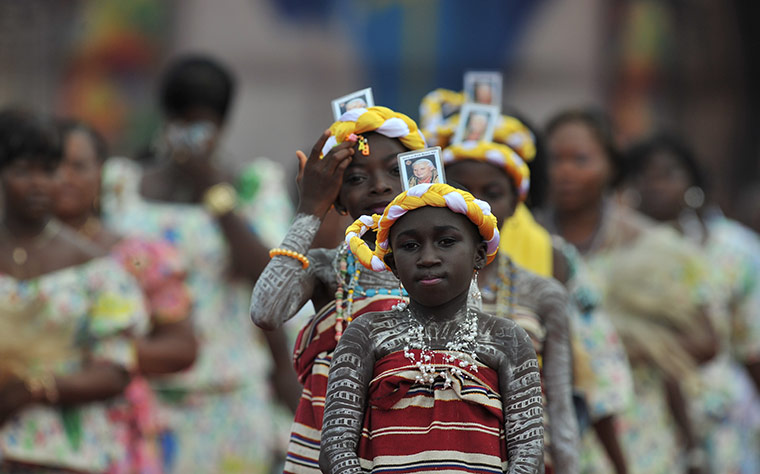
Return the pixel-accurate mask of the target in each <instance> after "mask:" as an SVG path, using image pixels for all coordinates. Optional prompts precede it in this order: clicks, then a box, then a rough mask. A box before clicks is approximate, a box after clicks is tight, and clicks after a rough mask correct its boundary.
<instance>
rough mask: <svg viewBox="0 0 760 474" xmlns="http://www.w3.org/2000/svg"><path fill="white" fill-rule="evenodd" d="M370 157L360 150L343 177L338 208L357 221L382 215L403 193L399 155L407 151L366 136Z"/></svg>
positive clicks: (386, 140)
mask: <svg viewBox="0 0 760 474" xmlns="http://www.w3.org/2000/svg"><path fill="white" fill-rule="evenodd" d="M363 135H364V137H365V138H366V139H367V142H368V143H369V149H370V154H369V155H368V156H364V155H362V154H361V153H360V152H359V151H358V146H359V145H358V143H357V145H356V147H357V150H356V152H355V153H354V157H353V159H352V160H351V164H349V165H348V168H346V171H345V172H344V173H343V185H342V186H341V188H340V193H339V194H338V199H337V201H336V202H335V208H336V209H337V210H338V211H346V212H348V214H349V215H351V217H353V218H354V219H358V218H359V217H360V216H362V215H372V214H382V213H383V211H384V210H385V207H386V206H387V205H388V204H389V203H390V202H391V201H392V200H393V198H395V197H396V196H397V195H398V194H400V193H401V191H402V187H401V178H400V174H399V169H398V160H397V159H396V155H398V154H399V153H402V152H405V151H407V150H406V148H405V147H404V146H403V145H402V144H401V142H400V141H399V140H397V139H395V138H388V137H385V136H383V135H380V134H378V133H365V134H363Z"/></svg>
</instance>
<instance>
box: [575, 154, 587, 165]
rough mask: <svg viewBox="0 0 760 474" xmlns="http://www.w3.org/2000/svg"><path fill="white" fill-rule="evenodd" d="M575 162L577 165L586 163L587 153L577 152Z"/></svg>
mask: <svg viewBox="0 0 760 474" xmlns="http://www.w3.org/2000/svg"><path fill="white" fill-rule="evenodd" d="M575 163H576V164H579V165H585V164H586V163H588V155H586V154H585V153H579V154H577V155H575Z"/></svg>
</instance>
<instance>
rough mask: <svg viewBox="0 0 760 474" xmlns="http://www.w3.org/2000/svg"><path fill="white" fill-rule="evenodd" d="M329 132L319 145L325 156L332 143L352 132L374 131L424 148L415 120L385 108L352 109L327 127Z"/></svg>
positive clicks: (404, 143) (423, 138)
mask: <svg viewBox="0 0 760 474" xmlns="http://www.w3.org/2000/svg"><path fill="white" fill-rule="evenodd" d="M330 132H332V135H331V136H330V138H328V139H327V142H326V143H325V146H324V147H322V154H323V155H326V154H327V152H329V151H330V150H331V149H332V148H333V147H334V146H336V145H339V144H341V143H343V142H344V141H346V139H347V138H348V137H349V136H350V135H351V134H360V133H366V132H376V133H379V134H380V135H384V136H386V137H389V138H398V139H399V140H400V141H401V144H402V145H404V146H405V147H406V148H407V149H409V150H419V149H422V148H425V146H426V145H425V137H424V136H423V135H422V133H421V132H420V131H419V129H418V128H417V124H416V123H415V122H414V120H412V119H410V118H409V117H407V116H406V115H404V114H400V113H398V112H394V111H392V110H391V109H389V108H388V107H370V108H368V109H352V110H349V111H348V112H346V113H345V114H343V115H342V116H341V117H340V118H339V119H338V121H337V122H335V123H333V124H332V125H331V126H330Z"/></svg>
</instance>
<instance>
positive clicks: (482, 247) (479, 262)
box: [474, 241, 488, 270]
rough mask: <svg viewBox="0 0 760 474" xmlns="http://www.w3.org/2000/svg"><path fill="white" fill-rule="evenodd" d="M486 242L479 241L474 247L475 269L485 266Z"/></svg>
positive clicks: (486, 258)
mask: <svg viewBox="0 0 760 474" xmlns="http://www.w3.org/2000/svg"><path fill="white" fill-rule="evenodd" d="M487 254H488V244H486V243H485V242H482V241H481V242H480V243H479V244H478V246H477V248H476V249H475V265H474V268H475V270H482V269H484V268H485V267H486V264H487V261H488V256H487Z"/></svg>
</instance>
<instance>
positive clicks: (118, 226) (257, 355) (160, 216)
mask: <svg viewBox="0 0 760 474" xmlns="http://www.w3.org/2000/svg"><path fill="white" fill-rule="evenodd" d="M241 176H242V177H244V178H245V179H244V180H243V181H241V183H239V185H238V192H239V196H240V198H241V200H242V201H243V202H242V203H241V205H240V206H239V208H238V210H237V212H239V213H240V214H241V215H242V216H244V217H245V218H246V219H247V221H248V222H249V225H250V226H251V228H252V229H253V231H254V232H256V234H257V235H258V236H259V237H260V238H261V239H262V241H263V242H264V243H265V245H269V246H271V247H274V246H275V245H276V244H277V243H278V242H279V239H280V238H281V237H282V235H284V233H285V230H286V229H287V225H288V223H289V219H290V216H291V213H292V212H291V207H290V201H289V199H288V197H287V195H286V193H285V189H286V188H285V186H284V185H283V181H284V180H283V173H282V170H281V169H280V167H279V166H278V165H276V164H275V163H273V162H271V161H268V160H265V159H260V160H257V161H255V162H253V163H252V164H251V165H250V166H249V167H248V168H246V170H245V171H244V172H243V173H242V174H241ZM141 180H142V170H141V168H140V167H139V165H138V164H137V163H135V162H133V161H130V160H126V159H111V160H109V161H108V162H107V164H106V166H105V169H104V175H103V186H104V196H103V210H104V219H105V222H106V223H107V224H108V225H109V226H110V227H111V228H113V229H114V230H115V231H116V232H117V233H119V234H121V235H131V236H140V237H143V238H147V239H149V240H156V239H159V240H165V241H166V242H168V243H169V244H170V245H172V246H173V247H174V248H175V249H176V251H177V252H178V253H179V255H180V257H181V258H182V266H183V267H184V268H185V269H187V279H186V283H187V285H188V287H189V289H190V292H191V295H192V297H193V299H194V306H193V311H192V315H191V317H192V318H193V323H194V324H195V328H196V333H197V335H198V338H199V342H200V353H199V356H198V359H197V360H196V362H195V364H194V366H193V367H192V369H191V370H189V371H187V372H184V373H181V374H177V375H173V376H167V377H164V378H162V379H161V380H159V381H156V382H154V383H153V387H154V389H155V390H156V391H157V393H158V394H159V395H160V398H161V400H162V401H163V407H164V409H165V411H166V413H167V420H168V423H169V426H170V427H171V429H172V432H173V434H174V435H173V436H171V437H168V438H166V439H164V441H163V446H162V448H163V451H164V456H165V459H164V462H165V464H166V465H167V470H169V471H172V472H183V473H184V472H231V473H235V472H241V473H243V472H244V473H259V472H268V471H269V469H270V466H271V464H272V460H273V457H274V456H275V453H277V452H284V449H285V448H284V446H285V442H286V441H285V439H286V431H285V430H284V429H281V428H280V427H282V426H286V425H287V422H286V421H283V420H287V419H289V418H290V416H289V415H287V414H286V413H285V412H284V410H281V409H280V408H279V407H278V406H276V404H275V399H274V397H273V393H272V388H271V385H270V384H269V377H270V371H271V369H272V361H271V355H270V353H269V350H268V347H267V344H266V341H265V340H264V336H263V334H262V333H261V332H260V331H258V330H256V329H255V328H254V327H252V325H251V323H250V321H249V318H248V316H247V315H248V312H249V302H250V294H251V289H252V285H251V284H250V283H248V282H245V281H236V280H233V279H231V278H230V276H229V275H228V268H229V252H228V248H227V243H226V241H225V238H224V235H223V233H222V231H221V229H220V228H219V225H218V224H217V222H216V220H215V219H214V218H213V217H212V216H210V215H209V214H208V213H207V212H206V211H205V210H204V209H203V207H202V206H200V205H196V204H182V203H166V202H155V201H149V200H146V199H144V198H143V197H142V196H141V195H140V192H139V188H140V183H141Z"/></svg>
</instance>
